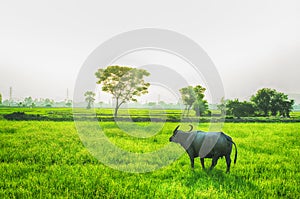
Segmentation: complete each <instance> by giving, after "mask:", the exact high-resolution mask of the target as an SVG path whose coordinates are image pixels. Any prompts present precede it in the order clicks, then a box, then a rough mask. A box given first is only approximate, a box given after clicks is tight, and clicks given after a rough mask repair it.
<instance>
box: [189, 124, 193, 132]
mask: <svg viewBox="0 0 300 199" xmlns="http://www.w3.org/2000/svg"><path fill="white" fill-rule="evenodd" d="M189 126H190V127H191V129H190V130H189V132H191V131H192V130H193V128H194V127H193V125H191V124H190V125H189Z"/></svg>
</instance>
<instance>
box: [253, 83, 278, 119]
mask: <svg viewBox="0 0 300 199" xmlns="http://www.w3.org/2000/svg"><path fill="white" fill-rule="evenodd" d="M275 93H276V91H275V90H274V89H270V88H263V89H260V90H258V91H257V93H256V95H253V96H252V97H251V101H252V102H253V103H254V104H255V105H256V107H257V109H258V110H259V111H261V112H263V114H264V116H268V115H269V112H270V111H271V108H272V104H271V99H272V97H273V96H274V94H275Z"/></svg>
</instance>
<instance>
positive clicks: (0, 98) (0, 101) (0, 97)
mask: <svg viewBox="0 0 300 199" xmlns="http://www.w3.org/2000/svg"><path fill="white" fill-rule="evenodd" d="M0 104H2V95H1V93H0Z"/></svg>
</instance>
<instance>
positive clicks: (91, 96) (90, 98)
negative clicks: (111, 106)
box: [84, 91, 96, 109]
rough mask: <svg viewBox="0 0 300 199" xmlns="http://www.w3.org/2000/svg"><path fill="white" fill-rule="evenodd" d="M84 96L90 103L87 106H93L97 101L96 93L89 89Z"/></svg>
mask: <svg viewBox="0 0 300 199" xmlns="http://www.w3.org/2000/svg"><path fill="white" fill-rule="evenodd" d="M84 96H85V101H86V102H87V103H88V104H87V107H86V108H87V109H90V108H91V107H92V104H93V103H94V101H95V98H94V97H95V96H96V94H95V93H94V92H92V91H87V92H85V93H84Z"/></svg>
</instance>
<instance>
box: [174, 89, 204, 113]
mask: <svg viewBox="0 0 300 199" xmlns="http://www.w3.org/2000/svg"><path fill="white" fill-rule="evenodd" d="M205 90H206V89H205V88H204V87H202V86H200V85H197V86H195V87H193V86H187V87H184V88H181V89H180V90H179V92H180V94H181V98H182V101H183V103H184V105H185V106H186V108H185V109H186V111H187V116H188V115H189V112H190V109H191V108H192V107H193V109H194V110H195V112H196V115H197V116H200V115H201V114H203V113H204V112H205V111H206V110H207V109H208V103H207V101H206V100H204V97H205V95H204V92H205Z"/></svg>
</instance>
